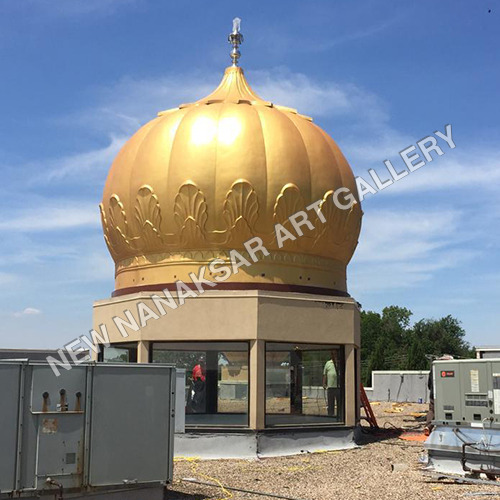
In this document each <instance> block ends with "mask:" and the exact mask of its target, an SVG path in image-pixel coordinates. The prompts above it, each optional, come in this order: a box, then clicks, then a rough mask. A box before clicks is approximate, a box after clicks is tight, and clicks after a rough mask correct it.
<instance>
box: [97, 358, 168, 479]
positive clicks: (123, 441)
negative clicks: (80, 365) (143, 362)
mask: <svg viewBox="0 0 500 500" xmlns="http://www.w3.org/2000/svg"><path fill="white" fill-rule="evenodd" d="M172 373H175V372H173V368H170V367H161V366H154V365H150V366H141V368H140V369H138V367H137V366H134V365H128V366H127V365H106V364H102V365H97V366H95V367H94V368H93V380H92V411H91V422H90V457H89V484H90V485H91V486H107V485H117V484H124V482H138V483H148V482H163V481H167V480H168V479H169V478H170V475H171V469H170V467H171V460H172V451H173V450H172V448H173V426H174V421H173V408H172V396H173V392H174V390H173V386H172V383H173V382H175V379H174V380H172Z"/></svg>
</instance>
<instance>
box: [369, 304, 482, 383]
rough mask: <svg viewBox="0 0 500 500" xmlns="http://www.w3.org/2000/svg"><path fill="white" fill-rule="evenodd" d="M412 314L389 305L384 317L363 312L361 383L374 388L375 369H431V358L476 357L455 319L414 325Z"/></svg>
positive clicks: (401, 308) (425, 321)
mask: <svg viewBox="0 0 500 500" xmlns="http://www.w3.org/2000/svg"><path fill="white" fill-rule="evenodd" d="M412 314H413V313H412V312H411V311H410V310H409V309H406V308H405V307H398V306H389V307H385V308H384V309H383V310H382V314H379V313H377V312H374V311H362V312H361V380H362V382H363V384H364V385H365V386H370V385H371V372H372V371H373V370H428V369H429V367H430V361H429V356H441V355H443V354H451V355H453V356H454V357H458V358H473V357H475V355H474V349H473V348H472V346H471V345H470V344H469V343H468V342H466V341H465V330H464V329H463V328H462V327H461V324H460V321H459V320H458V319H456V318H453V317H452V316H445V317H444V318H440V319H421V320H420V321H417V322H416V323H415V324H414V325H413V326H410V318H411V316H412Z"/></svg>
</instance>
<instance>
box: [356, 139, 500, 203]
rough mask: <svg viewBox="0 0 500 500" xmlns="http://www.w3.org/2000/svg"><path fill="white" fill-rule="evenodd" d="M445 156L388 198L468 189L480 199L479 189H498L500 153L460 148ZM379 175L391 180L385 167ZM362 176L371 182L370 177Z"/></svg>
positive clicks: (399, 167) (400, 166)
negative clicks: (423, 192) (395, 195)
mask: <svg viewBox="0 0 500 500" xmlns="http://www.w3.org/2000/svg"><path fill="white" fill-rule="evenodd" d="M443 151H444V153H445V154H444V155H443V156H439V157H437V158H435V159H434V160H433V161H432V162H430V163H427V164H426V165H425V166H423V167H421V168H420V169H419V170H417V171H416V172H414V173H412V174H411V175H408V176H406V177H405V178H404V179H402V180H400V181H398V182H397V183H395V184H394V185H391V186H390V187H388V188H386V189H385V190H384V193H387V194H407V193H418V192H422V191H425V192H429V191H438V190H449V189H456V190H458V189H463V188H466V189H469V191H470V195H471V196H472V197H477V198H481V197H482V195H483V192H482V191H478V188H479V187H481V188H482V189H487V190H495V191H496V189H497V186H498V182H500V160H499V157H498V151H496V150H494V149H488V150H483V151H477V152H472V151H470V150H469V151H468V150H465V151H461V150H460V149H459V148H458V146H457V148H456V149H452V150H450V149H449V148H448V147H447V146H444V147H443ZM399 160H400V163H399V164H398V165H396V163H394V166H395V168H396V170H402V169H403V167H404V164H403V162H402V160H401V159H399ZM375 170H376V171H377V172H378V173H380V176H381V178H382V179H385V178H388V174H387V170H386V169H385V166H384V165H383V163H381V165H380V167H375ZM361 176H362V177H363V178H364V179H366V180H368V181H370V177H369V176H368V175H362V174H361Z"/></svg>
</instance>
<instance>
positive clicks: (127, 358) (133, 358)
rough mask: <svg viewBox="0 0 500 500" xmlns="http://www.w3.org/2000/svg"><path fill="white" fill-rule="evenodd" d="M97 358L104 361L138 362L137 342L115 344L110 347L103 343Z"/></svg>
mask: <svg viewBox="0 0 500 500" xmlns="http://www.w3.org/2000/svg"><path fill="white" fill-rule="evenodd" d="M97 359H98V361H101V362H104V363H137V344H136V343H127V344H113V345H112V346H110V347H106V346H103V345H101V351H100V352H99V355H98V358H97Z"/></svg>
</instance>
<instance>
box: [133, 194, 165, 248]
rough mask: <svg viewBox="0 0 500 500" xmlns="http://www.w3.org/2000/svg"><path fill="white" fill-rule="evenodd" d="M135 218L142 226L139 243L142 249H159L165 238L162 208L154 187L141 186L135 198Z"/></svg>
mask: <svg viewBox="0 0 500 500" xmlns="http://www.w3.org/2000/svg"><path fill="white" fill-rule="evenodd" d="M135 219H136V221H137V222H138V223H139V225H140V227H141V231H140V237H139V244H140V247H141V249H142V250H145V249H147V250H148V251H151V250H159V249H161V248H162V243H163V238H162V236H161V232H160V225H161V209H160V204H159V203H158V197H157V196H156V194H155V193H154V191H153V188H152V187H151V186H148V185H144V186H141V187H140V188H139V191H138V192H137V197H136V200H135Z"/></svg>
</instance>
